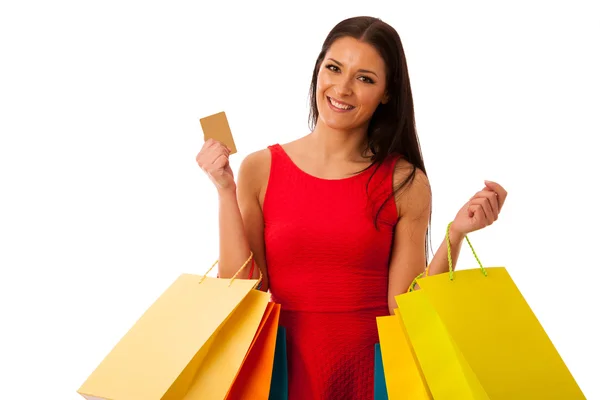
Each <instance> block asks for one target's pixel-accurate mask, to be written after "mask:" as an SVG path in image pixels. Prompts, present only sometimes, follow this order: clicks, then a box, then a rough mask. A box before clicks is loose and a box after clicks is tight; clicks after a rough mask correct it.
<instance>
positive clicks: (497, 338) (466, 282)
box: [396, 226, 585, 400]
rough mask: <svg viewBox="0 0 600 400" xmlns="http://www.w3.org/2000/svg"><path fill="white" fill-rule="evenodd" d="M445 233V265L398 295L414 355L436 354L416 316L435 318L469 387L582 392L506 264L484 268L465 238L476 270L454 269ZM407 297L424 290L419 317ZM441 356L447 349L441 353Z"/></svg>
mask: <svg viewBox="0 0 600 400" xmlns="http://www.w3.org/2000/svg"><path fill="white" fill-rule="evenodd" d="M448 228H449V226H448ZM446 240H447V241H448V261H449V264H450V272H448V273H445V274H439V275H435V276H429V277H425V278H420V279H418V280H417V282H418V284H419V286H420V290H419V291H417V292H413V293H409V294H408V295H400V296H397V298H396V300H397V301H398V303H399V304H398V308H399V310H400V313H401V315H402V318H403V320H404V322H405V324H406V327H407V331H408V336H409V338H410V340H411V342H412V344H413V346H414V347H415V352H416V354H417V357H418V358H419V361H420V362H422V361H423V360H424V359H425V358H426V357H431V358H432V360H433V359H434V358H435V354H434V353H433V352H434V350H433V347H432V346H430V347H429V349H428V347H427V344H426V343H423V344H422V345H419V344H418V342H419V336H418V335H419V332H418V329H419V328H422V326H419V324H422V322H419V321H417V318H420V319H421V321H433V320H434V319H436V318H437V319H438V322H439V324H438V325H440V326H441V327H443V329H444V331H445V333H444V334H442V333H441V332H442V330H441V329H442V328H440V327H438V328H437V329H439V332H440V337H442V336H444V337H447V338H448V339H449V340H450V341H451V343H452V345H453V347H454V348H455V350H456V357H457V358H458V364H459V365H460V366H461V368H462V369H463V371H464V372H465V374H466V380H467V382H468V383H469V385H470V386H471V388H472V389H473V388H474V387H475V388H476V387H477V386H478V385H479V386H480V388H481V389H482V390H484V393H485V394H486V395H487V396H488V397H489V398H490V399H493V400H504V399H507V400H508V399H510V400H521V399H522V400H530V399H544V400H549V399H557V400H559V399H560V400H565V399H569V400H578V399H585V397H584V395H583V393H582V392H581V389H580V388H579V386H578V385H577V383H576V381H575V379H574V378H573V376H572V375H571V373H570V372H569V370H568V368H567V366H566V365H565V363H564V362H563V360H562V358H561V357H560V355H559V353H558V352H557V350H556V348H555V347H554V345H553V344H552V342H551V340H550V338H549V337H548V335H547V334H546V332H545V331H544V329H543V327H542V326H541V324H540V323H539V321H538V320H537V318H536V316H535V314H534V313H533V311H532V310H531V308H530V307H529V305H528V304H527V302H526V300H525V298H524V297H523V296H522V294H521V293H520V291H519V289H518V288H517V286H516V285H515V283H514V282H513V280H512V279H511V277H510V275H509V274H508V272H507V270H506V268H504V267H494V268H484V267H483V265H482V264H481V262H480V261H479V258H478V257H477V255H476V254H475V251H474V250H473V247H472V246H471V242H470V241H469V239H468V238H466V240H467V243H468V244H469V246H470V247H471V250H472V251H473V254H474V255H475V258H476V259H477V262H478V263H479V266H480V269H472V270H464V271H456V272H455V271H453V270H452V258H451V254H450V243H449V238H448V231H447V232H446ZM409 296H410V297H409ZM411 297H412V298H418V297H421V300H419V302H420V305H418V306H416V307H420V309H421V315H420V316H419V315H410V314H411V313H412V312H413V311H414V310H415V309H416V308H414V309H411V307H406V303H407V302H409V301H410V300H408V299H410V298H411ZM411 310H412V311H411ZM405 311H406V312H405ZM413 327H416V328H415V329H412V328H413ZM438 340H442V339H439V338H438ZM428 352H429V353H431V354H429V353H428ZM419 354H421V355H422V357H419ZM448 357H450V356H448ZM445 361H446V356H444V358H440V362H445ZM432 362H433V361H432ZM421 366H422V367H423V372H424V375H425V378H426V380H427V383H428V384H429V386H430V388H431V389H432V393H433V396H434V397H435V398H436V400H437V399H438V396H437V395H436V393H434V391H433V387H432V385H433V381H432V380H431V378H432V377H431V376H430V375H429V374H428V372H427V370H426V368H425V365H424V364H423V363H421ZM448 384H450V383H448ZM479 394H481V393H479ZM447 398H451V397H447ZM440 399H442V398H441V397H440Z"/></svg>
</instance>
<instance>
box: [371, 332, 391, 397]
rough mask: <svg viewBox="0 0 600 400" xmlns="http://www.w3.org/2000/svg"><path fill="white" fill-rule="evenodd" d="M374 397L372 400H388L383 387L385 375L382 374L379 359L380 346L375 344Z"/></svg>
mask: <svg viewBox="0 0 600 400" xmlns="http://www.w3.org/2000/svg"><path fill="white" fill-rule="evenodd" d="M373 386H375V396H374V400H388V395H387V389H386V387H385V375H384V373H383V359H382V358H381V346H380V344H379V343H376V344H375V378H374V385H373Z"/></svg>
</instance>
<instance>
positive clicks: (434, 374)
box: [395, 290, 490, 400]
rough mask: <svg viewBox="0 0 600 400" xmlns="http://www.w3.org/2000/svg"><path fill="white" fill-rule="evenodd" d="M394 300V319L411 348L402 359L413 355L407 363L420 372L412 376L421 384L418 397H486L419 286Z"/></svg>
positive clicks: (485, 399) (481, 399) (439, 399)
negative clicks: (395, 307)
mask: <svg viewBox="0 0 600 400" xmlns="http://www.w3.org/2000/svg"><path fill="white" fill-rule="evenodd" d="M396 302H397V304H398V309H397V310H395V311H396V317H397V318H396V320H397V321H398V325H401V326H403V327H404V329H405V330H403V332H402V335H403V337H404V338H406V340H407V342H408V346H407V347H409V348H410V349H411V350H412V353H409V354H407V356H406V360H404V362H410V361H411V358H410V357H409V356H412V357H414V358H413V359H412V360H413V364H408V365H411V366H413V365H414V366H415V368H414V369H416V370H418V371H419V373H420V374H419V378H421V381H420V382H419V381H418V380H417V379H416V378H413V380H412V382H415V383H422V385H423V386H421V387H420V388H419V389H421V392H420V393H419V394H420V395H421V396H422V397H420V398H423V399H436V400H446V399H447V400H450V399H460V400H490V399H489V397H488V396H487V394H486V393H485V390H483V388H482V387H481V384H480V383H479V382H478V380H477V378H476V376H475V375H474V374H473V372H472V371H471V370H470V367H469V365H468V364H467V363H466V362H465V360H464V357H463V356H462V354H461V353H460V351H459V349H458V348H457V347H456V345H455V344H454V342H453V341H452V338H451V337H450V336H449V334H448V332H447V330H446V328H445V327H444V324H443V323H442V321H441V320H440V318H439V316H438V315H437V314H436V312H435V309H434V308H433V306H432V305H431V303H430V302H429V301H428V299H427V296H426V295H425V293H424V292H423V291H421V290H419V291H415V292H410V293H406V294H403V295H400V296H397V297H396ZM396 336H398V334H397V335H396ZM425 390H426V391H427V394H425V393H424V391H425ZM398 398H402V397H398ZM409 398H412V397H409ZM415 398H417V397H415Z"/></svg>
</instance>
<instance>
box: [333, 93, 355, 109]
mask: <svg viewBox="0 0 600 400" xmlns="http://www.w3.org/2000/svg"><path fill="white" fill-rule="evenodd" d="M327 99H328V100H329V102H330V103H331V104H332V105H333V106H334V107H335V108H339V109H340V110H352V109H353V108H354V106H350V105H346V104H342V103H338V102H337V101H335V100H334V99H332V98H331V97H329V96H328V97H327Z"/></svg>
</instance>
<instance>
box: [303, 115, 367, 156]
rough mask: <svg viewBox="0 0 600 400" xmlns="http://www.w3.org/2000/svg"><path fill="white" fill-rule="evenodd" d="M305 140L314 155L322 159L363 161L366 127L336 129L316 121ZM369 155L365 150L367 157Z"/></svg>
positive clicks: (365, 147) (365, 146)
mask: <svg viewBox="0 0 600 400" xmlns="http://www.w3.org/2000/svg"><path fill="white" fill-rule="evenodd" d="M307 140H308V142H309V144H310V147H311V148H312V149H313V151H314V153H313V154H314V156H315V157H317V158H319V159H322V160H324V161H328V160H344V161H364V159H365V150H367V128H366V127H365V128H357V129H354V130H337V129H332V128H330V127H328V126H327V125H325V124H324V123H323V122H322V121H321V120H319V121H317V125H316V126H315V129H314V130H313V131H312V132H311V133H310V134H309V135H308V137H307ZM370 155H371V152H370V151H367V157H369V156H370Z"/></svg>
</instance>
